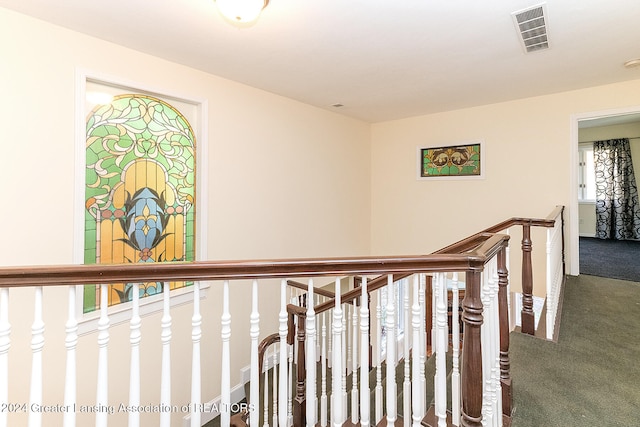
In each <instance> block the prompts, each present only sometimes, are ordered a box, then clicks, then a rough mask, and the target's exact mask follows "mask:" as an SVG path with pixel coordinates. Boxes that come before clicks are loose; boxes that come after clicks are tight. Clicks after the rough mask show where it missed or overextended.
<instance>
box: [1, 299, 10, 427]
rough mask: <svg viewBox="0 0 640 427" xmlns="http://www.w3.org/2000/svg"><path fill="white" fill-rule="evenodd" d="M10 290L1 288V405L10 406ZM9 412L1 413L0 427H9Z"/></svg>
mask: <svg viewBox="0 0 640 427" xmlns="http://www.w3.org/2000/svg"><path fill="white" fill-rule="evenodd" d="M10 335H11V324H10V323H9V288H0V404H4V405H7V404H9V349H10V348H11V338H10ZM7 415H8V412H7V411H0V427H7Z"/></svg>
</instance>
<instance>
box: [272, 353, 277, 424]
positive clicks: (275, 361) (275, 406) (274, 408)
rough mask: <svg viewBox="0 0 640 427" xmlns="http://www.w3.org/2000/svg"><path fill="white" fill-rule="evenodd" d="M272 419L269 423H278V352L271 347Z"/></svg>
mask: <svg viewBox="0 0 640 427" xmlns="http://www.w3.org/2000/svg"><path fill="white" fill-rule="evenodd" d="M272 416H273V419H272V421H271V425H273V427H277V425H278V352H277V351H276V348H275V346H274V347H273V414H272Z"/></svg>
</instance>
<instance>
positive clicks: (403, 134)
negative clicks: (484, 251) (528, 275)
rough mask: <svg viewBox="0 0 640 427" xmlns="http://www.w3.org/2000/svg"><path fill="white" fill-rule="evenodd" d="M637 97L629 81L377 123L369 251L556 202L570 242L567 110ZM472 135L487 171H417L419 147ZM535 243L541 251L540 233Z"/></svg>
mask: <svg viewBox="0 0 640 427" xmlns="http://www.w3.org/2000/svg"><path fill="white" fill-rule="evenodd" d="M639 103H640V80H632V81H628V82H625V83H619V84H614V85H606V86H599V87H593V88H589V89H583V90H577V91H570V92H563V93H558V94H553V95H547V96H539V97H534V98H527V99H521V100H516V101H511V102H503V103H497V104H492V105H485V106H481V107H475V108H468V109H462V110H457V111H450V112H444V113H437V114H429V115H424V116H418V117H412V118H407V119H403V120H395V121H389V122H384V123H377V124H374V125H373V126H372V163H371V166H372V167H371V171H372V178H371V188H372V197H371V202H372V208H371V212H372V220H371V226H372V240H371V243H372V251H373V252H374V253H386V254H391V253H429V252H431V251H433V250H436V249H439V248H441V247H443V246H445V245H446V244H448V243H451V242H452V241H455V240H457V239H460V238H463V237H465V236H467V235H469V234H472V233H474V232H477V231H479V230H482V229H484V228H486V227H489V226H491V225H494V224H496V223H498V222H500V221H502V220H504V219H507V218H510V217H514V216H517V217H533V218H544V217H546V216H547V215H548V214H549V213H550V212H551V211H552V210H553V208H554V207H555V206H556V205H565V206H566V211H565V215H566V216H565V218H566V220H567V228H566V231H567V233H566V240H567V241H571V239H577V233H578V231H577V227H574V226H573V225H572V223H571V219H572V218H573V215H575V216H576V218H577V212H576V213H573V212H572V207H571V204H572V203H573V201H574V200H575V199H576V196H575V194H577V193H576V191H575V190H574V189H573V184H572V180H573V179H574V178H573V176H572V174H573V173H574V172H575V170H573V169H572V168H573V166H572V163H573V161H572V158H573V157H574V156H575V154H573V149H572V142H571V125H572V117H573V116H574V115H576V114H583V113H587V112H590V111H602V110H608V109H614V108H621V107H630V106H634V105H638V104H639ZM474 140H483V141H484V154H483V155H484V156H485V177H484V179H480V180H478V179H474V180H436V179H433V180H429V179H426V180H418V179H417V174H418V171H417V163H418V159H417V155H418V154H417V152H418V148H420V147H434V146H447V145H457V144H460V143H464V142H467V141H474ZM576 150H577V148H576ZM576 222H577V221H576ZM533 245H534V252H535V251H536V247H537V248H538V249H539V250H542V251H544V239H542V240H537V241H536V240H534V241H533ZM511 247H512V252H514V251H519V242H512V243H511ZM565 247H566V248H567V265H568V266H570V265H571V257H572V256H574V254H573V253H571V248H570V246H569V245H566V246H565ZM569 272H570V273H571V271H569ZM576 274H577V273H576ZM534 276H535V273H534ZM534 279H535V277H534Z"/></svg>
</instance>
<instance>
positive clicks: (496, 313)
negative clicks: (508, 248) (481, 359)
mask: <svg viewBox="0 0 640 427" xmlns="http://www.w3.org/2000/svg"><path fill="white" fill-rule="evenodd" d="M492 265H493V282H492V286H493V287H492V299H493V302H492V306H493V309H492V310H491V312H492V316H493V320H492V326H493V333H492V335H493V383H494V390H495V392H494V396H493V399H494V403H493V404H494V411H495V414H496V416H495V424H496V426H502V415H501V414H502V382H501V381H500V301H499V299H498V292H499V291H500V284H499V277H498V259H497V257H494V258H493V261H492Z"/></svg>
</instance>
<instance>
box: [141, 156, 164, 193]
mask: <svg viewBox="0 0 640 427" xmlns="http://www.w3.org/2000/svg"><path fill="white" fill-rule="evenodd" d="M157 169H158V166H157V165H156V164H155V163H151V162H148V163H147V170H146V173H147V176H146V178H145V187H149V188H153V189H156V188H157V189H158V194H162V191H161V190H160V187H159V185H160V184H161V183H162V185H163V186H164V185H166V184H164V182H165V181H164V180H163V179H158V173H157V172H156V170H157Z"/></svg>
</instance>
